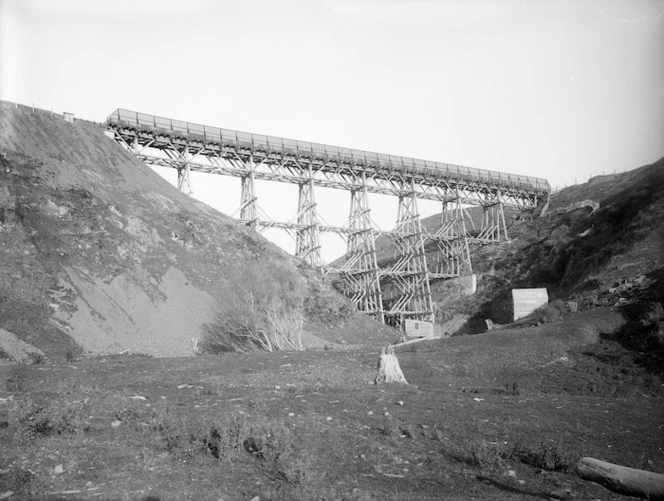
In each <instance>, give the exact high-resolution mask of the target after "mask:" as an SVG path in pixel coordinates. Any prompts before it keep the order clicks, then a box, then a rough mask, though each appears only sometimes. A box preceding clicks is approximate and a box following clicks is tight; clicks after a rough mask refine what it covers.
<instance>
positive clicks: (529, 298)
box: [512, 289, 549, 321]
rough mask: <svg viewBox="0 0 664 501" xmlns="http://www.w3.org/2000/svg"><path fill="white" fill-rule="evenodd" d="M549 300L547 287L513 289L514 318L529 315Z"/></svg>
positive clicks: (517, 318)
mask: <svg viewBox="0 0 664 501" xmlns="http://www.w3.org/2000/svg"><path fill="white" fill-rule="evenodd" d="M548 302H549V295H548V294H547V292H546V289H512V306H513V309H514V320H515V321H516V320H519V319H520V318H523V317H527V316H528V315H530V314H531V313H532V312H533V311H535V310H536V309H537V308H539V307H540V306H544V305H545V304H547V303H548Z"/></svg>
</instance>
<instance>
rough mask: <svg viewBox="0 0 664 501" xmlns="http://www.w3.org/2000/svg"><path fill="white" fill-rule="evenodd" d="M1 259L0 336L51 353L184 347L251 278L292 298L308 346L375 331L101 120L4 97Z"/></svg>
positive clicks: (375, 335) (238, 299)
mask: <svg viewBox="0 0 664 501" xmlns="http://www.w3.org/2000/svg"><path fill="white" fill-rule="evenodd" d="M0 261H1V262H2V267H1V268H0V329H3V331H0V332H5V334H3V335H2V336H0V339H4V340H5V341H6V340H7V339H8V338H9V337H11V334H14V335H15V336H16V337H17V338H18V339H19V340H21V341H23V342H25V343H28V344H29V345H32V346H34V347H36V348H38V349H40V350H42V351H43V352H44V353H45V354H46V355H47V356H49V357H62V356H64V355H65V354H67V353H76V354H80V353H81V352H84V353H116V352H121V351H127V350H128V351H129V352H131V353H143V354H149V355H157V356H181V355H191V354H193V353H194V350H193V344H194V342H195V341H194V340H201V339H202V338H203V337H204V336H205V333H206V332H208V331H209V329H210V326H214V325H215V322H216V321H217V320H218V318H217V313H218V312H219V310H220V308H221V309H223V308H226V309H227V310H228V309H232V308H235V309H241V308H242V307H243V303H246V293H245V294H244V295H243V294H242V293H241V292H242V291H245V292H246V291H247V290H250V291H251V292H250V293H253V291H252V289H251V287H253V288H255V289H256V290H260V291H271V292H272V293H273V294H274V295H275V296H279V295H282V294H285V293H286V292H288V294H290V296H292V300H293V301H294V302H296V303H298V304H303V306H302V308H303V310H304V313H305V333H304V338H303V339H304V341H305V344H309V345H310V346H311V345H315V346H321V347H322V346H323V345H325V344H330V345H333V344H335V343H343V344H362V343H365V342H380V343H383V342H384V340H385V339H387V337H386V336H387V334H386V332H388V331H387V330H386V329H384V328H383V327H382V326H379V325H378V324H374V323H373V322H371V321H369V320H367V319H366V318H365V317H364V316H362V315H358V314H356V313H353V310H352V307H351V305H350V304H349V303H348V302H347V301H346V300H345V299H344V298H342V297H341V296H340V295H339V294H337V293H336V292H335V291H333V290H332V289H331V288H330V287H329V286H328V285H327V284H326V283H325V282H324V281H323V279H322V278H321V277H320V276H319V275H318V274H317V273H316V272H314V271H313V270H310V269H307V268H306V267H304V266H302V265H301V264H299V263H297V262H295V260H294V259H293V258H292V257H291V256H288V255H287V254H286V253H285V252H283V251H281V250H280V249H278V248H277V247H276V246H274V245H272V244H271V243H269V242H268V241H266V240H265V239H264V238H263V237H261V236H260V235H258V234H256V233H255V232H253V231H251V230H249V229H247V228H245V227H243V226H240V225H237V224H236V223H235V222H234V221H233V220H231V219H230V218H229V217H227V216H225V215H223V214H221V213H219V212H217V211H215V210H213V209H211V208H210V207H208V206H206V205H205V204H203V203H200V202H197V201H196V200H194V199H192V198H189V197H187V196H185V195H183V194H181V193H180V192H179V191H178V190H176V189H175V188H174V187H172V186H171V185H170V184H168V183H167V182H166V181H165V180H163V179H162V178H161V177H159V176H158V175H157V174H155V173H154V172H153V171H152V170H151V169H149V168H148V167H146V166H145V165H143V164H142V163H140V162H138V161H137V160H135V159H134V158H133V157H132V156H131V155H129V154H128V153H127V152H125V151H124V150H123V149H122V148H121V147H120V146H119V145H117V144H116V143H115V142H114V141H113V140H112V139H110V138H108V137H107V136H105V135H104V128H103V126H101V125H99V124H95V123H92V122H88V121H85V120H79V119H77V120H76V121H75V122H74V123H73V124H72V123H67V122H65V120H64V119H63V117H62V116H60V115H57V114H51V113H49V112H46V111H42V110H33V109H31V108H28V107H23V106H15V105H14V104H12V103H2V106H1V108H0ZM298 268H299V269H298ZM259 273H260V274H259ZM284 291H286V292H284ZM353 323H359V329H356V331H357V332H359V333H355V332H351V331H350V329H349V328H348V326H349V325H350V324H353ZM14 340H15V338H14ZM4 351H5V353H6V350H4Z"/></svg>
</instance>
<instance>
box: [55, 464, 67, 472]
mask: <svg viewBox="0 0 664 501" xmlns="http://www.w3.org/2000/svg"><path fill="white" fill-rule="evenodd" d="M64 472H65V467H64V466H62V465H61V464H59V465H58V466H56V467H55V468H53V473H55V474H56V475H62V474H63V473H64Z"/></svg>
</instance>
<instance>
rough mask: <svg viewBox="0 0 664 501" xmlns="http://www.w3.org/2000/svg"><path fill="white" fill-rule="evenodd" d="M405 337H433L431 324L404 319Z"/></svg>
mask: <svg viewBox="0 0 664 501" xmlns="http://www.w3.org/2000/svg"><path fill="white" fill-rule="evenodd" d="M406 336H408V337H433V323H431V322H423V321H421V320H412V319H410V318H407V319H406Z"/></svg>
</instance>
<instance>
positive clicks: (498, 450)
mask: <svg viewBox="0 0 664 501" xmlns="http://www.w3.org/2000/svg"><path fill="white" fill-rule="evenodd" d="M470 453H471V456H472V462H473V464H474V465H475V466H479V467H480V468H481V469H482V470H489V471H491V470H495V469H497V468H499V467H500V466H502V464H503V458H504V455H505V453H504V450H503V447H502V446H501V445H500V444H498V443H496V442H489V441H487V440H478V441H475V442H473V443H472V444H471V445H470Z"/></svg>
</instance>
